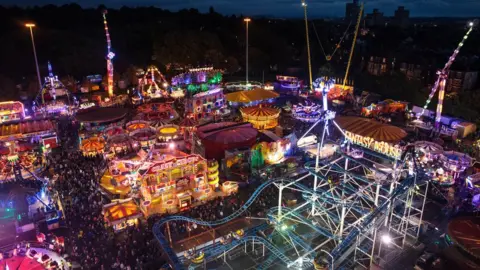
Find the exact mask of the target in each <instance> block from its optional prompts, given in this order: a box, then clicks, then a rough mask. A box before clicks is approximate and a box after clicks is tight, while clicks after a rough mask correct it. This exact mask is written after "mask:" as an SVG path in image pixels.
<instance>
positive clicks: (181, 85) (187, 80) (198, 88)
mask: <svg viewBox="0 0 480 270" xmlns="http://www.w3.org/2000/svg"><path fill="white" fill-rule="evenodd" d="M222 74H223V70H220V69H214V68H213V67H201V68H190V69H188V71H187V72H184V73H181V74H178V75H176V76H175V77H173V78H172V86H173V87H174V88H176V90H175V91H177V92H178V94H180V92H184V91H185V90H186V94H187V96H189V97H191V96H193V95H195V94H197V93H201V92H206V91H209V90H212V89H215V88H217V87H218V86H219V85H220V84H221V83H222V79H223V75H222Z"/></svg>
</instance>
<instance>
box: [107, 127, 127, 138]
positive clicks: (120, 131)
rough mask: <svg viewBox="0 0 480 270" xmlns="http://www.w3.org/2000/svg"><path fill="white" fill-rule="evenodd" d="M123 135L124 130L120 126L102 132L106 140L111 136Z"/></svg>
mask: <svg viewBox="0 0 480 270" xmlns="http://www.w3.org/2000/svg"><path fill="white" fill-rule="evenodd" d="M121 134H125V130H124V129H123V128H122V127H121V126H111V127H108V128H106V129H105V130H104V131H103V136H104V137H105V138H106V139H108V138H110V137H112V136H116V135H121Z"/></svg>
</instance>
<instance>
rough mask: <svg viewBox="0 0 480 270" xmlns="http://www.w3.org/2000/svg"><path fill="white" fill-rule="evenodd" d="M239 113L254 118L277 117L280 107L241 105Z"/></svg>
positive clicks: (266, 118)
mask: <svg viewBox="0 0 480 270" xmlns="http://www.w3.org/2000/svg"><path fill="white" fill-rule="evenodd" d="M240 113H241V114H242V116H243V117H244V118H247V119H256V120H268V119H273V118H278V116H279V115H280V109H278V108H276V107H270V106H262V105H261V104H260V105H258V106H251V107H243V108H241V109H240Z"/></svg>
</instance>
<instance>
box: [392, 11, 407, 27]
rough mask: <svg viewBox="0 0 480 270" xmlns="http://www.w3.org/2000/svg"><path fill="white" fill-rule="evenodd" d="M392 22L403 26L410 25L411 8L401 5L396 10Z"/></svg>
mask: <svg viewBox="0 0 480 270" xmlns="http://www.w3.org/2000/svg"><path fill="white" fill-rule="evenodd" d="M392 23H393V24H394V25H397V26H400V27H402V28H405V27H408V25H409V23H410V10H408V9H405V7H404V6H399V7H398V8H397V10H395V15H394V16H393V20H392Z"/></svg>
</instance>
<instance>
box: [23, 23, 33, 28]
mask: <svg viewBox="0 0 480 270" xmlns="http://www.w3.org/2000/svg"><path fill="white" fill-rule="evenodd" d="M25 27H35V24H34V23H26V24H25Z"/></svg>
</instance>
